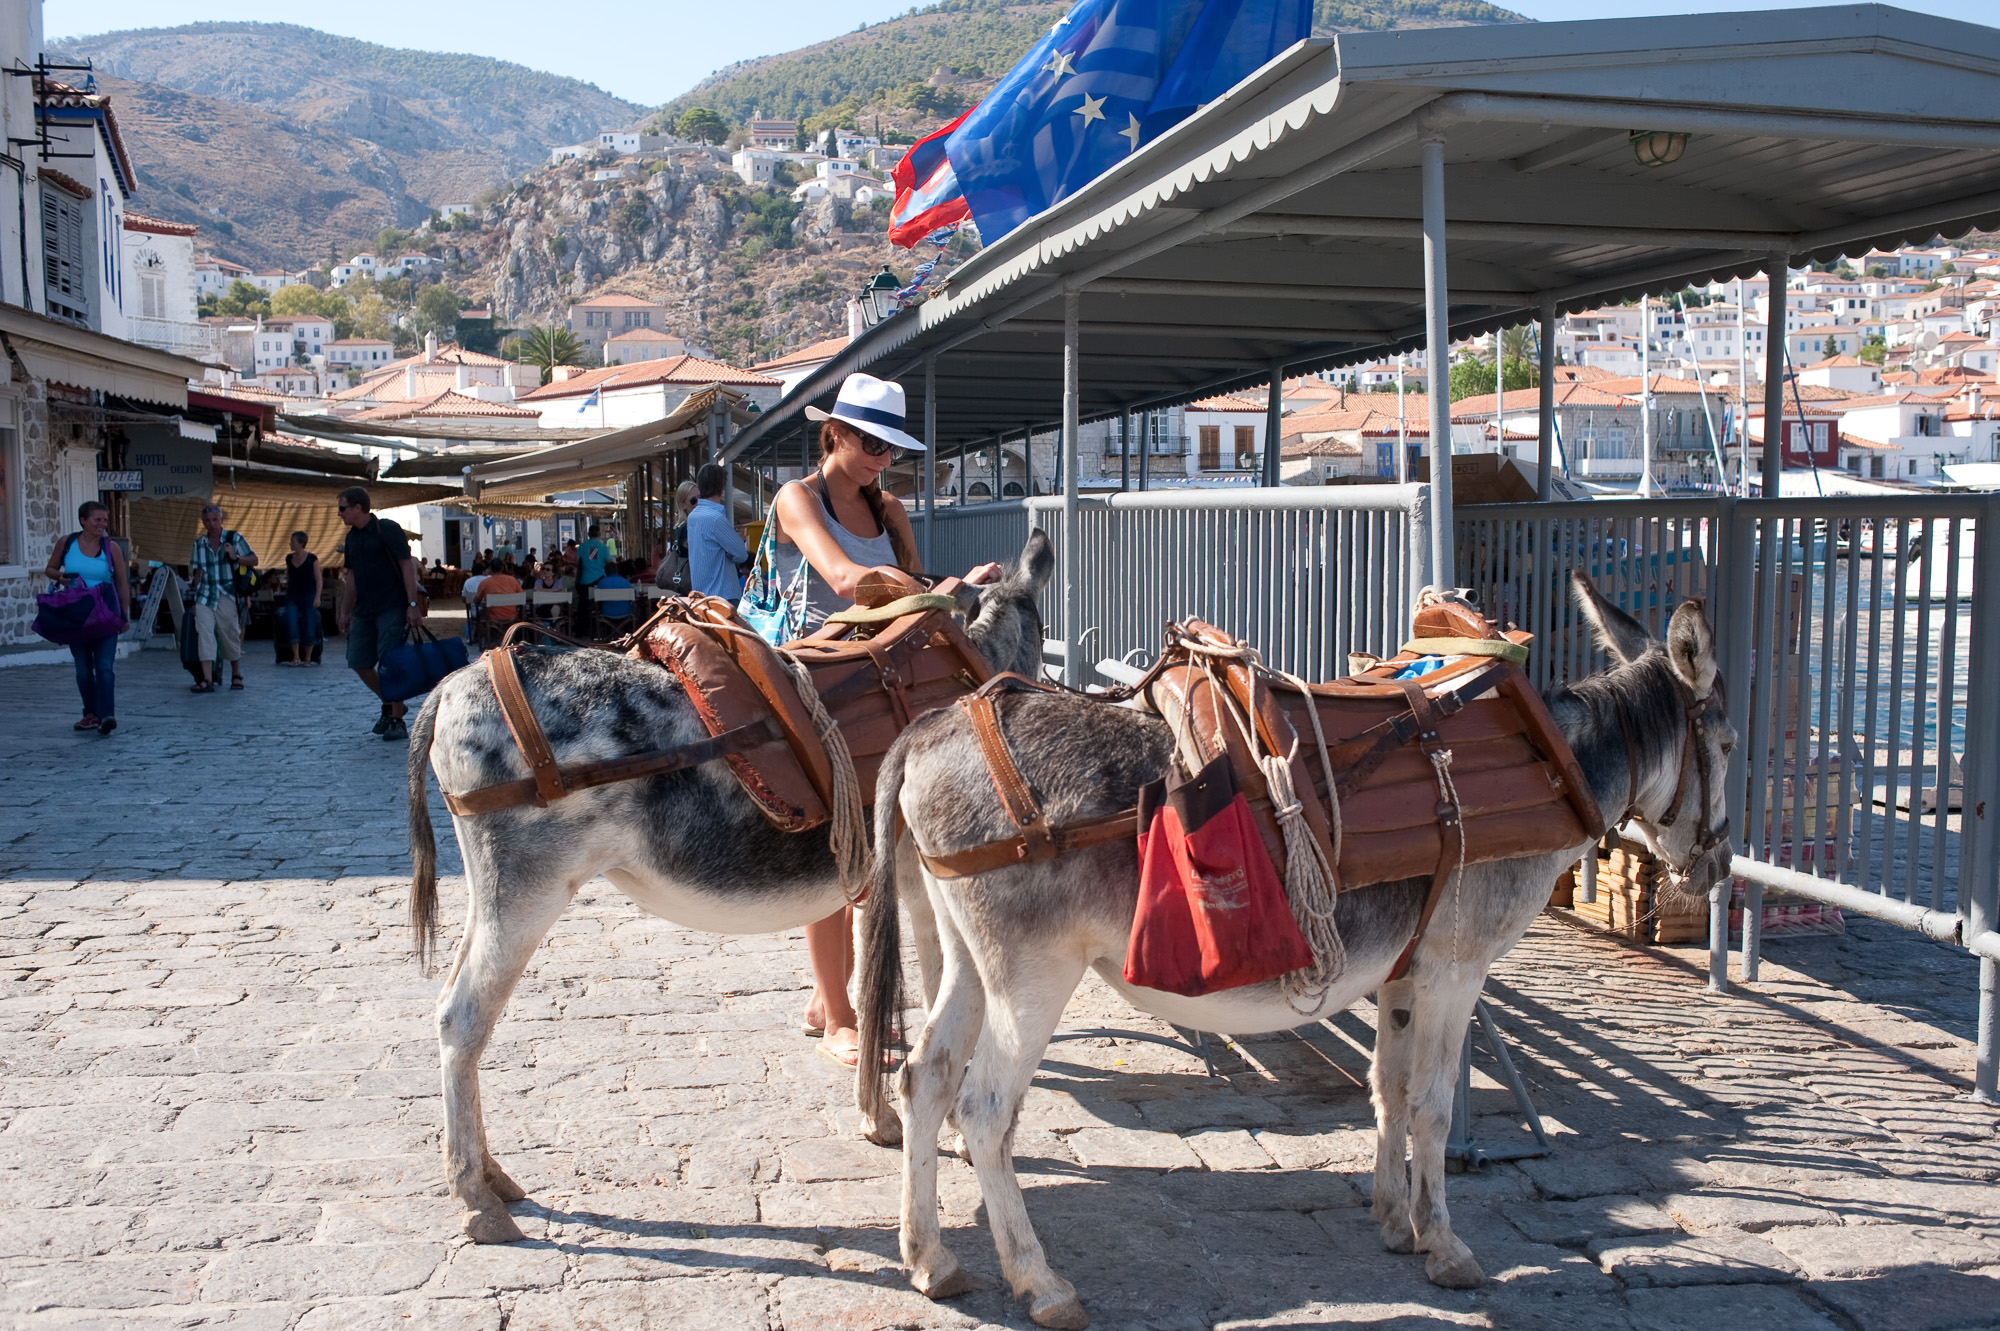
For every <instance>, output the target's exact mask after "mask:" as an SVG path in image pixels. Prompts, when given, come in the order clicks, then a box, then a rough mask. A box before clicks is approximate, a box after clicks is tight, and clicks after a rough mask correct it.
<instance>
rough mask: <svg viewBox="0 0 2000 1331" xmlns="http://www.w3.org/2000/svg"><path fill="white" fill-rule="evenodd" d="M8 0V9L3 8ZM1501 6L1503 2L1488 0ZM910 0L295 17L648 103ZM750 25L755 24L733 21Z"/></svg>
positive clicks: (160, 8) (100, 1)
mask: <svg viewBox="0 0 2000 1331" xmlns="http://www.w3.org/2000/svg"><path fill="white" fill-rule="evenodd" d="M13 2H15V0H9V3H13ZM1497 3H1501V4H1505V3H1506V0H1497ZM1511 7H1512V8H1514V9H1516V10H1518V11H1519V12H1521V13H1524V14H1526V15H1528V16H1529V17H1530V18H1535V19H1540V20H1543V21H1544V22H1550V21H1556V20H1562V19H1583V18H1620V17H1631V16H1636V15H1641V14H1694V13H1713V12H1715V11H1717V10H1741V9H1769V8H1782V7H1787V6H1775V5H1772V4H1770V3H1769V2H1768V0H1764V2H1763V3H1729V0H1720V2H1718V0H1703V2H1702V3H1689V4H1676V3H1673V2H1672V0H1527V2H1526V3H1520V4H1515V5H1513V6H1511ZM1903 7H1904V8H1908V9H1915V10H1920V11H1922V12H1924V13H1927V14H1937V15H1940V16H1942V17H1945V18H1955V19H1963V20H1966V21H1967V22H1973V23H1980V22H1985V23H1991V22H1992V21H1993V19H1992V15H1993V13H1994V9H1993V3H1992V0H1914V2H1912V0H1905V2H1904V5H1903ZM908 8H909V0H903V3H901V4H895V3H893V0H758V3H756V4H755V5H742V6H740V7H739V6H738V5H735V4H704V3H695V2H691V0H675V2H674V3H667V4H662V3H660V2H659V0H644V3H640V2H639V0H598V2H597V3H595V4H588V5H569V6H565V5H550V4H549V3H548V0H536V2H535V3H527V0H482V2H481V3H480V4H478V5H476V6H467V5H452V4H446V5H425V4H416V5H410V4H389V3H385V2H384V0H348V3H346V4H342V5H338V6H322V7H319V8H308V9H306V10H303V11H300V12H301V15H302V17H301V18H300V19H299V20H298V21H300V22H303V23H304V24H305V25H306V26H308V27H315V28H319V29H321V30H323V31H326V32H334V33H339V34H340V35H342V36H345V37H359V38H361V39H363V40H366V41H373V42H379V43H381V44H382V45H384V46H402V47H414V48H416V49H419V50H431V51H466V52H470V53H472V54H474V55H485V56H492V57H494V58H496V59H500V60H512V61H514V62H515V63H517V64H522V65H528V66H530V67H532V68H536V69H545V70H548V71H550V72H552V73H556V74H567V75H569V76H570V77H571V78H578V79H583V80H585V81H586V82H589V83H594V84H596V85H597V86H598V87H600V88H603V89H605V90H606V91H607V92H611V93H615V94H616V95H618V96H620V97H623V98H626V99H627V100H629V101H634V102H638V103H640V104H641V105H647V106H651V105H657V104H658V103H660V102H664V101H667V100H668V99H670V98H673V97H676V96H678V95H679V94H680V93H682V92H684V91H686V90H687V89H688V88H689V87H690V86H692V85H693V84H694V83H695V82H696V81H697V80H699V79H700V78H701V77H702V76H703V75H705V74H707V73H709V72H710V71H711V70H714V69H718V68H720V67H721V66H723V65H727V64H732V63H734V62H736V61H738V60H748V59H750V58H752V57H754V56H760V55H772V54H776V53H778V52H781V51H789V50H793V49H794V48H796V47H800V46H805V45H808V44H810V43H812V42H817V41H824V40H826V39H827V38H829V37H835V36H838V35H839V34H841V33H843V32H850V31H852V30H853V29H854V27H855V25H857V24H859V23H864V22H866V23H875V22H880V21H881V20H882V19H885V18H891V17H893V16H894V15H896V14H900V13H903V12H905V11H906V10H907V9H908ZM42 13H43V22H44V27H45V30H46V32H47V34H48V36H50V37H73V36H81V35H84V34H86V33H96V32H109V31H114V30H117V29H121V28H154V27H172V26H174V25H176V24H181V23H193V22H196V21H198V20H211V21H223V20H253V21H262V22H269V21H272V20H274V19H281V18H283V17H285V12H284V10H283V8H282V7H279V8H276V9H274V8H273V7H272V6H271V5H270V4H269V3H264V2H262V0H260V2H258V3H250V2H249V0H45V3H44V4H43V7H42ZM751 16H754V19H755V21H754V22H744V21H743V20H744V19H745V18H746V17H751Z"/></svg>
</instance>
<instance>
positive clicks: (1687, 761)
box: [1618, 672, 1729, 872]
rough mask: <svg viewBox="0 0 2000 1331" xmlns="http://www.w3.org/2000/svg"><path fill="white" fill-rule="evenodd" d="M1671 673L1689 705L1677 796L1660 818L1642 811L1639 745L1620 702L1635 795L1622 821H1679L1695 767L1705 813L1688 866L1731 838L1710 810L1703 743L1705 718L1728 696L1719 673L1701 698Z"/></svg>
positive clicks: (1669, 823)
mask: <svg viewBox="0 0 2000 1331" xmlns="http://www.w3.org/2000/svg"><path fill="white" fill-rule="evenodd" d="M1669 674H1670V675H1671V677H1672V679H1673V681H1674V687H1675V689H1676V690H1678V691H1679V693H1680V696H1681V701H1682V703H1683V705H1684V706H1685V708H1686V715H1687V727H1686V730H1685V732H1684V742H1683V744H1682V746H1681V762H1680V775H1679V778H1678V779H1677V780H1676V781H1675V782H1674V793H1673V797H1672V798H1671V799H1669V800H1668V801H1667V807H1666V811H1665V812H1664V813H1662V814H1661V815H1660V816H1659V817H1657V818H1647V817H1646V816H1645V815H1644V814H1643V813H1642V812H1641V811H1640V809H1639V746H1638V744H1637V743H1636V742H1635V741H1634V737H1633V733H1632V719H1631V716H1630V713H1629V712H1628V711H1627V709H1626V707H1625V704H1624V703H1622V702H1621V703H1619V705H1618V728H1619V729H1620V730H1622V731H1623V732H1624V733H1625V766H1626V770H1627V772H1628V773H1629V774H1630V777H1631V794H1630V795H1629V796H1628V797H1627V801H1626V805H1625V812H1624V813H1621V814H1619V815H1618V822H1619V823H1624V822H1627V821H1630V820H1632V819H1635V818H1636V819H1638V820H1639V821H1640V822H1646V823H1651V824H1652V825H1653V826H1654V827H1655V828H1658V829H1660V830H1662V831H1664V830H1666V829H1667V828H1669V827H1672V826H1673V825H1674V824H1675V823H1677V822H1679V821H1680V816H1681V809H1682V807H1683V804H1684V801H1685V799H1686V796H1687V785H1688V771H1689V769H1690V768H1692V769H1693V771H1694V773H1695V780H1696V783H1697V785H1698V786H1699V788H1700V793H1701V806H1700V807H1701V813H1700V815H1699V817H1700V820H1701V828H1700V830H1699V831H1698V832H1696V833H1695V840H1694V844H1693V845H1692V846H1691V847H1689V848H1688V861H1687V862H1688V866H1689V867H1692V866H1694V865H1696V864H1698V863H1700V862H1701V860H1702V858H1703V857H1704V856H1706V855H1708V854H1709V853H1711V852H1712V851H1714V850H1715V849H1716V847H1718V846H1721V845H1725V844H1726V843H1727V842H1728V840H1729V832H1728V829H1727V828H1726V827H1725V828H1724V829H1722V830H1720V831H1718V830H1717V829H1716V827H1715V826H1714V824H1713V823H1711V822H1710V821H1709V813H1708V811H1709V808H1710V807H1711V800H1712V792H1713V786H1712V784H1711V783H1712V780H1713V776H1712V773H1711V769H1710V764H1709V760H1708V752H1707V750H1706V748H1705V747H1704V746H1703V745H1702V742H1701V718H1702V717H1704V716H1706V715H1707V714H1708V710H1709V708H1710V707H1713V706H1714V705H1716V704H1717V703H1719V702H1722V701H1724V696H1725V695H1724V694H1723V689H1722V678H1721V676H1719V675H1718V676H1717V677H1716V681H1715V686H1714V688H1713V689H1711V690H1710V691H1709V694H1708V696H1707V697H1705V698H1697V697H1696V696H1695V694H1694V690H1692V689H1690V688H1689V687H1688V686H1687V685H1686V684H1685V683H1683V682H1682V681H1681V678H1680V676H1679V675H1672V674H1671V672H1669ZM1682 872H1685V870H1682Z"/></svg>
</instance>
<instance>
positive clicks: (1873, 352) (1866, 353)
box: [1857, 336, 1889, 365]
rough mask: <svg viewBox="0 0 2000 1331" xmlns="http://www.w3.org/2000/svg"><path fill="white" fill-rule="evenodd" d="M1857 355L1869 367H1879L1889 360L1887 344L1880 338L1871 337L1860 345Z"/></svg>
mask: <svg viewBox="0 0 2000 1331" xmlns="http://www.w3.org/2000/svg"><path fill="white" fill-rule="evenodd" d="M1857 354H1858V355H1859V356H1860V357H1861V359H1862V360H1865V361H1867V362H1869V363H1870V364H1871V365H1880V364H1881V363H1882V362H1883V361H1885V360H1887V359H1888V358H1889V344H1888V342H1886V341H1885V340H1883V339H1882V338H1881V337H1880V336H1877V337H1871V338H1869V339H1868V340H1867V341H1866V342H1863V343H1862V344H1861V350H1860V351H1859V352H1858V353H1857Z"/></svg>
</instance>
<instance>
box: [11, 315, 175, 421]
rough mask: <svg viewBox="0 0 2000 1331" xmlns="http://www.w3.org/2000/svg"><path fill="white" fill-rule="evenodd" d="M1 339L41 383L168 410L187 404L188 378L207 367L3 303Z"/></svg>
mask: <svg viewBox="0 0 2000 1331" xmlns="http://www.w3.org/2000/svg"><path fill="white" fill-rule="evenodd" d="M0 340H4V342H5V344H6V347H7V349H8V350H9V351H10V352H12V353H13V354H14V355H15V356H18V357H20V360H21V364H22V365H23V366H25V367H26V368H27V371H28V373H29V374H31V375H33V376H34V377H35V378H37V379H42V380H46V381H48V382H51V383H58V384H67V385H69V386H70V387H71V388H92V389H97V390H98V391H100V392H104V393H109V394H111V395H112V396H114V397H122V398H129V399H131V400H132V401H135V402H151V403H156V404H158V405H160V406H163V407H185V406H187V403H188V380H189V379H190V378H199V377H200V376H201V374H202V372H203V371H204V370H205V369H207V368H208V367H207V366H205V365H203V364H202V363H201V362H200V361H195V360H189V359H188V358H187V357H185V356H174V355H169V354H168V353H167V352H164V351H155V350H154V349H153V348H151V347H142V346H140V345H139V344H138V343H136V342H126V341H122V340H120V339H119V338H115V337H106V336H105V335H104V334H102V333H93V332H91V331H90V330H89V329H88V328H76V327H73V326H71V325H69V324H66V323H60V322H58V321H56V320H54V319H50V318H46V317H44V316H42V315H39V314H33V313H30V312H29V311H27V310H22V309H16V308H15V307H14V306H11V305H0Z"/></svg>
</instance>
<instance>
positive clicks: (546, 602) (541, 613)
mask: <svg viewBox="0 0 2000 1331" xmlns="http://www.w3.org/2000/svg"><path fill="white" fill-rule="evenodd" d="M529 590H530V591H532V592H534V594H535V617H536V618H538V619H542V620H554V619H555V618H556V616H557V615H558V614H560V613H561V611H562V606H561V605H560V604H558V603H557V602H556V595H557V594H558V593H561V592H566V591H568V590H569V587H568V586H567V585H566V584H565V582H564V580H563V577H562V575H561V574H559V573H557V572H556V564H555V561H554V560H553V559H551V560H550V561H549V562H548V563H546V564H543V565H542V566H541V568H540V569H538V570H537V571H536V573H535V582H534V586H533V587H531V588H529Z"/></svg>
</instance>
